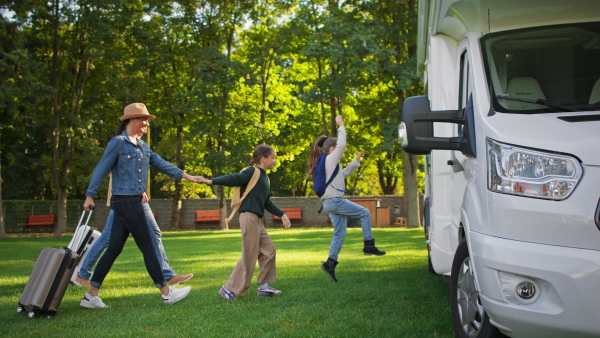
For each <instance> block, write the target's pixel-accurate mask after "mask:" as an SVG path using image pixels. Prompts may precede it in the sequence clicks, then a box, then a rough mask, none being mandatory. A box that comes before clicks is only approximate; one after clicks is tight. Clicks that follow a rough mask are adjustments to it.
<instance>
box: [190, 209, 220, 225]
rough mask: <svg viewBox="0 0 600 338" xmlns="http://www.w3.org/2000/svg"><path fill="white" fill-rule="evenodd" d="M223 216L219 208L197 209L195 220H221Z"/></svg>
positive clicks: (201, 221)
mask: <svg viewBox="0 0 600 338" xmlns="http://www.w3.org/2000/svg"><path fill="white" fill-rule="evenodd" d="M219 221H221V216H220V215H219V210H196V219H194V222H200V223H203V222H219Z"/></svg>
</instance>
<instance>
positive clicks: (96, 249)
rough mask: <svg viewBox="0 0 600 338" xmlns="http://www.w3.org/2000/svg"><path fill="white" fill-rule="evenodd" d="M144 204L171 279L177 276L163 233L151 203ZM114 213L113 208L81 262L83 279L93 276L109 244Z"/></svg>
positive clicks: (156, 244) (155, 248)
mask: <svg viewBox="0 0 600 338" xmlns="http://www.w3.org/2000/svg"><path fill="white" fill-rule="evenodd" d="M142 206H143V207H144V214H145V215H146V222H148V226H150V234H151V235H152V242H153V244H154V250H155V251H156V255H157V256H158V260H159V261H160V262H161V264H162V272H163V275H164V276H165V279H166V280H169V279H171V278H173V277H175V271H174V270H173V268H171V266H170V265H169V259H168V258H167V254H166V253H165V248H164V247H163V244H162V240H161V236H162V233H161V232H160V228H159V227H158V223H156V220H155V219H154V215H153V214H152V210H151V209H150V205H149V204H148V203H142ZM114 214H115V212H114V211H113V210H111V211H110V213H109V214H108V219H107V220H106V225H105V226H104V230H102V234H101V235H100V237H99V238H98V239H97V240H96V242H95V243H94V244H93V245H92V247H91V248H90V251H89V252H88V253H87V255H86V256H85V259H84V260H83V262H82V263H81V270H79V273H78V275H79V277H81V278H82V279H90V278H91V277H92V269H93V268H94V265H95V264H96V262H97V261H98V258H100V255H102V252H104V249H106V247H107V246H108V241H109V240H110V230H111V229H112V224H113V217H114Z"/></svg>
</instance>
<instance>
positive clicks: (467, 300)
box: [450, 238, 502, 338]
mask: <svg viewBox="0 0 600 338" xmlns="http://www.w3.org/2000/svg"><path fill="white" fill-rule="evenodd" d="M450 309H451V310H452V324H453V325H454V332H455V334H456V337H460V338H491V337H501V336H502V334H501V333H500V331H498V329H497V328H495V327H494V326H493V325H492V324H490V319H489V317H488V316H487V313H486V312H485V310H484V308H483V305H481V301H480V300H479V292H478V291H477V289H476V288H475V277H474V276H473V270H472V269H471V259H470V258H469V248H468V246H467V241H466V239H464V238H463V239H462V240H461V242H460V244H459V245H458V249H456V254H455V255H454V261H453V262H452V272H451V275H450Z"/></svg>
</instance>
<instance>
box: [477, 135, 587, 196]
mask: <svg viewBox="0 0 600 338" xmlns="http://www.w3.org/2000/svg"><path fill="white" fill-rule="evenodd" d="M487 160H488V189H490V190H492V191H496V192H501V193H506V194H512V195H520V196H528V197H537V198H545V199H552V200H562V199H565V198H567V197H568V196H569V195H570V194H571V193H572V192H573V190H574V189H575V187H576V186H577V183H579V180H580V178H581V175H582V172H583V169H582V167H581V164H580V163H579V161H578V160H577V159H575V158H574V157H571V156H566V155H558V154H553V153H546V152H543V151H534V150H530V149H525V148H519V147H515V146H511V145H508V144H503V143H500V142H496V141H494V140H491V139H487Z"/></svg>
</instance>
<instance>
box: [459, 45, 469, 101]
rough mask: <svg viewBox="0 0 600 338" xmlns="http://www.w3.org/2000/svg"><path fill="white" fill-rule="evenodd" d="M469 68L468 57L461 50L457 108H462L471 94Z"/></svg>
mask: <svg viewBox="0 0 600 338" xmlns="http://www.w3.org/2000/svg"><path fill="white" fill-rule="evenodd" d="M470 79H471V69H470V67H469V59H468V58H467V52H466V51H465V52H463V53H462V55H461V57H460V79H459V88H460V90H459V98H458V104H459V105H460V107H458V109H463V108H464V107H465V106H466V105H467V101H468V100H469V96H471V92H472V87H471V80H470Z"/></svg>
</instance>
